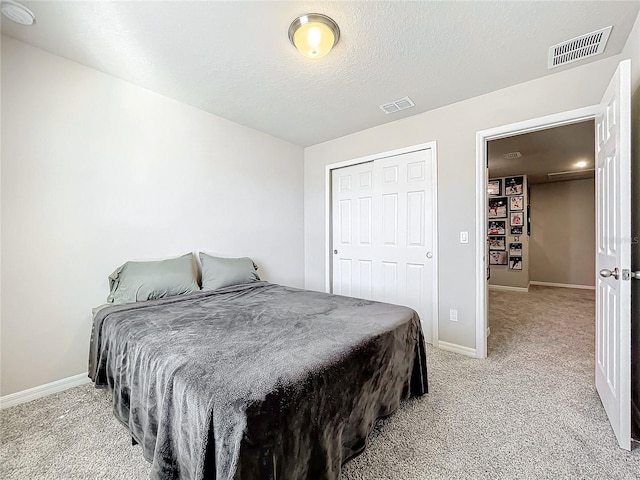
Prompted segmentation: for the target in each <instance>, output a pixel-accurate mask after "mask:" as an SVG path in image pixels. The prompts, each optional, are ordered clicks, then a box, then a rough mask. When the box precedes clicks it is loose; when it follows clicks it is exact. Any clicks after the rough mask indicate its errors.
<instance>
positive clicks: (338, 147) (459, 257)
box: [304, 53, 621, 349]
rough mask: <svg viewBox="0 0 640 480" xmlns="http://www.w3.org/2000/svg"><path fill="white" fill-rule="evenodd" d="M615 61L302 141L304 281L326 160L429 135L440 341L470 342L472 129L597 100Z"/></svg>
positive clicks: (314, 243)
mask: <svg viewBox="0 0 640 480" xmlns="http://www.w3.org/2000/svg"><path fill="white" fill-rule="evenodd" d="M541 55H543V54H542V53H541ZM620 60H621V56H614V57H610V58H607V59H604V60H601V61H597V62H594V63H590V64H587V65H584V66H581V67H577V68H573V69H570V70H566V71H563V72H560V73H556V74H553V75H549V76H546V77H542V78H539V79H536V80H533V81H530V82H526V83H522V84H519V85H515V86H512V87H509V88H505V89H502V90H498V91H495V92H492V93H489V94H486V95H482V96H479V97H475V98H471V99H469V100H465V101H463V102H460V103H456V104H453V105H449V106H446V107H443V108H439V109H436V110H432V111H429V112H425V113H423V114H419V115H415V116H413V117H409V118H406V119H403V120H398V121H395V122H392V123H388V124H385V125H382V126H379V127H375V128H371V129H368V130H364V131H361V132H358V133H355V134H352V135H348V136H345V137H342V138H338V139H335V140H332V141H329V142H325V143H322V144H318V145H314V146H311V147H308V148H306V149H305V163H304V196H305V205H304V210H305V215H304V230H305V235H304V237H305V239H304V244H305V286H306V288H308V289H313V290H324V285H325V271H324V258H325V248H324V239H325V231H324V229H325V198H324V195H325V190H324V188H325V175H324V170H325V165H327V164H330V163H334V162H339V161H344V160H349V159H352V158H357V157H361V156H365V155H371V154H375V153H378V152H384V151H388V150H392V149H397V148H401V147H405V146H408V145H414V144H418V143H424V142H429V141H433V140H435V141H436V142H437V146H438V175H439V178H438V195H439V198H438V210H439V211H438V218H439V226H438V228H439V246H440V252H439V258H438V262H439V272H440V274H439V285H440V294H439V295H440V298H439V308H440V320H439V334H440V340H442V341H445V342H450V343H453V344H457V345H460V346H463V347H468V348H471V349H473V348H475V331H476V318H475V308H476V284H475V273H474V272H475V268H476V260H475V249H476V246H475V238H476V233H475V211H476V201H477V200H476V198H475V188H476V181H475V169H476V166H475V141H476V132H477V131H479V130H484V129H488V128H492V127H496V126H500V125H505V124H510V123H514V122H518V121H522V120H526V119H530V118H536V117H541V116H544V115H549V114H553V113H557V112H563V111H567V110H572V109H575V108H580V107H585V106H588V105H594V104H597V103H598V102H599V101H600V99H601V96H602V94H603V93H604V90H605V88H606V86H607V84H608V82H609V79H610V78H611V75H612V74H613V72H614V71H615V68H616V66H617V64H618V62H619V61H620ZM470 81H472V79H470ZM434 94H437V92H434ZM462 230H466V231H469V233H470V243H469V244H466V245H462V244H460V243H459V242H458V236H459V232H460V231H462ZM450 308H455V309H458V321H457V322H450V321H449V320H448V313H449V309H450Z"/></svg>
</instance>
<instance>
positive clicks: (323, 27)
mask: <svg viewBox="0 0 640 480" xmlns="http://www.w3.org/2000/svg"><path fill="white" fill-rule="evenodd" d="M339 39H340V29H339V28H338V24H337V23H336V22H334V21H333V20H332V19H331V18H329V17H327V16H326V15H322V14H321V13H308V14H306V15H302V16H300V17H298V18H296V19H295V20H294V21H293V22H291V25H290V26H289V40H291V43H292V44H293V45H294V46H295V47H296V48H297V49H298V51H299V52H300V53H301V54H302V55H304V56H305V57H308V58H320V57H324V56H325V55H326V54H327V53H329V52H330V51H331V49H332V48H333V47H334V45H335V44H336V43H338V40H339Z"/></svg>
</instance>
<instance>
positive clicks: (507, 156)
mask: <svg viewBox="0 0 640 480" xmlns="http://www.w3.org/2000/svg"><path fill="white" fill-rule="evenodd" d="M503 157H504V159H505V160H509V159H510V158H520V157H522V154H521V153H520V152H511V153H505V154H504V155H503Z"/></svg>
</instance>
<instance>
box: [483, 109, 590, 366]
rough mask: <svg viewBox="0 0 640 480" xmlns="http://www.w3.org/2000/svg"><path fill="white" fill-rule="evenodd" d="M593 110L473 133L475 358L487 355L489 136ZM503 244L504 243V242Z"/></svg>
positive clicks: (566, 121) (576, 119) (583, 117)
mask: <svg viewBox="0 0 640 480" xmlns="http://www.w3.org/2000/svg"><path fill="white" fill-rule="evenodd" d="M597 113H598V107H597V106H593V107H586V108H581V109H578V110H571V111H568V112H562V113H559V114H555V115H549V116H546V117H540V118H536V119H532V120H527V121H524V122H519V123H514V124H511V125H503V126H501V127H496V128H493V129H489V130H483V131H480V132H478V133H477V134H476V156H477V158H476V198H477V199H478V203H477V205H476V248H477V251H476V258H477V259H478V260H480V261H477V262H476V285H477V292H476V293H477V295H476V356H477V357H478V358H486V356H487V335H488V334H489V325H488V288H489V282H488V276H489V272H488V269H487V266H488V263H489V250H488V242H487V233H488V225H489V223H488V221H489V211H488V205H489V203H488V198H489V194H488V191H487V185H488V182H489V174H488V168H487V167H488V144H489V142H491V141H493V140H499V139H504V138H508V137H514V136H516V135H522V134H528V133H534V132H539V131H543V130H548V129H551V128H555V127H562V126H567V125H572V124H577V123H581V122H585V121H593V120H594V119H595V117H596V115H597ZM503 188H504V185H503ZM522 189H523V191H524V186H523V187H522ZM504 208H505V209H506V210H507V211H508V206H507V205H505V206H504ZM509 220H510V219H509ZM504 227H505V229H506V228H507V222H505V224H504ZM505 231H506V230H505ZM505 237H506V235H505ZM514 243H518V242H514ZM505 248H508V247H506V246H505ZM514 256H515V255H514ZM507 261H508V254H507Z"/></svg>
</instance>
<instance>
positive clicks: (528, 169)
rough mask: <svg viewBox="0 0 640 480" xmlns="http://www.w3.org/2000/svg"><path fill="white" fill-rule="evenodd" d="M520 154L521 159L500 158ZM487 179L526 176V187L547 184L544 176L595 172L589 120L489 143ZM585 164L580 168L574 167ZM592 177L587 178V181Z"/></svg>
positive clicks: (590, 175) (591, 122) (592, 134)
mask: <svg viewBox="0 0 640 480" xmlns="http://www.w3.org/2000/svg"><path fill="white" fill-rule="evenodd" d="M511 152H520V153H521V154H522V157H521V158H509V159H505V158H504V155H505V154H506V153H511ZM488 157H489V176H490V177H491V178H497V177H506V176H510V175H528V177H529V183H532V184H534V183H547V182H549V179H548V178H547V174H549V173H554V172H579V171H584V170H590V169H593V168H595V126H594V123H593V120H588V121H586V122H580V123H574V124H571V125H565V126H562V127H556V128H550V129H547V130H540V131H537V132H532V133H525V134H523V135H515V136H513V137H508V138H502V139H500V140H493V141H491V142H489V145H488ZM579 161H586V162H587V165H586V166H585V167H583V168H580V167H577V166H576V163H577V162H579ZM592 176H593V173H590V174H589V175H587V178H590V177H592Z"/></svg>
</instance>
